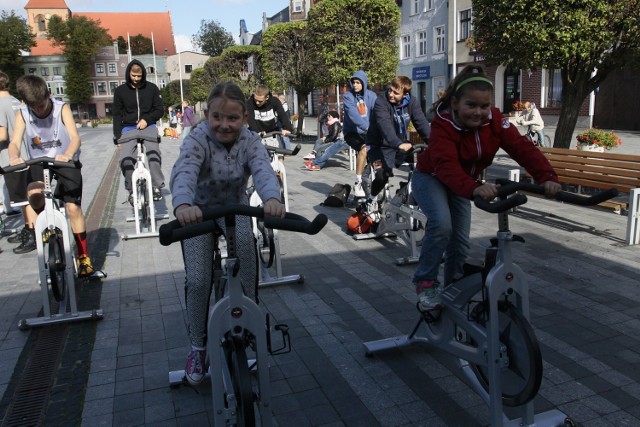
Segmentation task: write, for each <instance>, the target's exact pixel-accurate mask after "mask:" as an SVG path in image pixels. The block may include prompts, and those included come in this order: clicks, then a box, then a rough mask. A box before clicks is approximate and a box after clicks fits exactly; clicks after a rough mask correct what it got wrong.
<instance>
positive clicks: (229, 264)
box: [160, 205, 327, 426]
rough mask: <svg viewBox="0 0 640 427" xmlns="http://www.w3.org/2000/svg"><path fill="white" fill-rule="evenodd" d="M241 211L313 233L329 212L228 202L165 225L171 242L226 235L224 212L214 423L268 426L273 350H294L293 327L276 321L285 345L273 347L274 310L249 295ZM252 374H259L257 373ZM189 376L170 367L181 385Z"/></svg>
mask: <svg viewBox="0 0 640 427" xmlns="http://www.w3.org/2000/svg"><path fill="white" fill-rule="evenodd" d="M237 215H244V216H251V217H254V218H262V219H263V220H264V223H265V226H267V227H269V228H272V229H280V230H289V231H295V232H302V233H307V234H310V235H313V234H316V233H318V232H319V231H320V230H321V229H322V228H323V227H324V226H325V224H326V223H327V217H326V216H325V215H322V214H320V215H318V216H317V217H316V218H315V219H314V220H313V222H309V221H308V220H306V219H305V218H303V217H301V216H299V215H296V214H293V213H287V214H286V216H285V218H274V217H265V216H264V211H263V210H262V208H257V207H251V206H245V205H226V206H222V207H219V208H213V209H207V210H205V211H204V212H203V222H201V223H199V224H195V225H190V226H185V227H181V226H180V224H179V223H178V221H177V220H174V221H171V222H169V223H167V224H164V225H162V226H161V227H160V243H161V244H162V245H165V246H166V245H169V244H171V243H173V242H177V241H180V240H183V239H187V238H190V237H195V236H197V235H201V234H205V233H210V232H212V231H213V232H214V233H216V234H215V235H216V236H217V237H220V233H217V232H216V230H217V229H218V226H217V223H216V222H215V219H216V218H223V217H224V221H225V228H226V229H225V232H224V236H225V241H226V251H224V250H222V249H221V248H220V247H219V245H218V243H219V242H220V240H221V239H219V238H217V239H216V245H215V251H214V263H213V264H214V265H213V268H214V274H213V280H214V286H213V289H214V292H213V293H214V297H215V304H214V306H213V308H212V309H211V310H210V311H209V321H208V324H207V325H208V326H207V331H208V339H207V357H208V358H209V366H210V368H209V372H208V375H207V376H208V378H210V380H211V390H212V395H213V397H212V399H213V416H214V425H217V426H235V425H237V426H244V425H255V422H256V419H257V418H258V417H259V419H260V422H261V425H262V426H270V425H271V418H272V414H271V390H270V380H269V365H268V354H271V355H277V354H283V353H287V352H289V351H291V341H290V337H289V334H288V330H287V326H286V325H275V326H274V330H275V331H279V332H280V333H281V337H282V343H283V344H282V346H280V347H279V348H277V349H274V348H272V340H271V325H270V319H269V315H268V314H267V315H266V316H265V315H264V314H263V312H262V311H261V309H260V307H259V306H258V305H257V304H256V303H255V302H254V300H253V299H251V298H249V297H247V296H246V295H244V294H243V291H242V285H241V283H240V279H239V276H238V271H239V269H240V263H239V260H238V259H237V248H236V242H235V237H234V236H235V226H236V225H235V220H236V216H237ZM265 319H266V320H265ZM265 325H266V326H265ZM247 351H250V352H253V353H255V359H251V360H250V359H248V356H247ZM211 367H215V368H217V369H212V368H211ZM252 373H254V374H255V375H253V377H252ZM184 375H185V374H184V371H183V370H182V371H172V372H170V373H169V384H170V385H171V386H178V385H180V384H183V383H185V381H186V378H185V376H184ZM256 408H257V412H258V414H256V411H255V409H256Z"/></svg>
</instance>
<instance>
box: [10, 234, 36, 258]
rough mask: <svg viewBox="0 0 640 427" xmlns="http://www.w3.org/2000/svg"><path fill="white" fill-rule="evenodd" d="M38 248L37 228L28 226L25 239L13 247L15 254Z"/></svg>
mask: <svg viewBox="0 0 640 427" xmlns="http://www.w3.org/2000/svg"><path fill="white" fill-rule="evenodd" d="M35 250H36V232H35V230H33V229H31V228H28V229H27V233H26V236H25V239H24V240H23V241H22V243H20V245H19V246H17V247H15V248H13V253H14V254H18V255H19V254H26V253H29V252H31V251H35Z"/></svg>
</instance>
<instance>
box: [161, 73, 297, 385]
mask: <svg viewBox="0 0 640 427" xmlns="http://www.w3.org/2000/svg"><path fill="white" fill-rule="evenodd" d="M205 116H206V118H207V120H206V121H202V122H200V124H198V125H197V126H196V127H195V128H194V129H193V130H192V131H191V132H190V133H189V136H187V138H186V139H185V140H184V142H183V143H182V146H181V147H180V154H179V155H178V159H177V160H176V162H175V164H174V165H173V169H172V171H171V180H170V183H169V185H170V187H171V194H172V196H173V205H174V206H175V209H174V214H175V216H176V219H177V220H178V221H179V222H180V225H183V226H184V225H190V224H196V223H200V222H202V210H203V209H205V208H209V207H216V206H221V205H225V204H229V203H240V204H245V205H248V204H249V197H248V196H247V181H248V179H249V176H252V177H253V182H254V183H255V184H256V191H257V192H258V195H259V196H260V198H261V199H262V200H265V203H264V214H265V216H276V217H282V216H284V214H285V208H284V205H283V204H282V202H281V200H280V185H279V183H278V180H277V178H276V175H275V172H274V171H273V169H272V168H271V165H270V164H271V160H270V157H269V153H268V152H267V150H266V148H265V147H264V145H263V144H262V140H261V139H260V137H259V136H258V135H257V134H256V133H254V132H251V131H250V130H249V129H247V128H246V126H244V125H245V124H246V121H247V110H246V106H245V98H244V95H243V94H242V91H241V90H240V88H239V87H238V85H236V84H235V83H231V82H227V83H220V84H218V85H217V86H216V87H214V88H213V90H212V91H211V93H210V94H209V97H208V99H207V110H206V111H205ZM229 156H232V157H233V158H234V159H235V160H234V161H233V162H229V161H228V158H229ZM219 164H224V165H227V167H225V168H224V173H221V172H222V171H221V170H220V169H214V168H212V167H211V165H219ZM217 222H218V225H219V226H220V227H221V228H222V230H224V229H225V228H224V218H221V219H219V220H217ZM236 224H237V227H236V236H235V238H236V240H237V241H238V254H239V258H240V263H241V265H242V268H241V269H240V272H239V276H240V279H241V282H242V287H243V289H244V292H245V295H247V297H249V298H252V299H255V298H257V293H256V291H257V286H258V266H257V252H256V250H257V248H256V245H255V240H254V236H253V227H252V223H251V218H250V217H248V216H238V217H237V218H236ZM214 239H215V237H214V233H213V232H211V233H208V234H204V235H201V236H196V237H192V238H188V239H185V240H184V241H183V242H182V252H183V259H184V267H185V272H186V280H185V300H186V311H187V322H188V327H187V333H188V335H189V340H190V342H191V349H190V351H189V354H188V356H187V364H186V368H185V375H186V378H187V381H188V382H189V383H190V384H192V385H197V384H199V383H200V382H202V380H203V378H204V374H205V372H206V371H207V367H206V366H205V365H206V360H207V357H206V340H207V314H208V307H209V298H210V296H211V290H212V282H213V281H212V277H211V272H212V271H211V266H212V262H213V260H212V256H213V252H214V251H213V245H214Z"/></svg>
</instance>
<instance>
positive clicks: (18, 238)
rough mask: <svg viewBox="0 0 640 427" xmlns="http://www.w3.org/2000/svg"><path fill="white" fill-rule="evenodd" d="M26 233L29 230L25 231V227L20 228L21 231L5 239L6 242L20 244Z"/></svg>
mask: <svg viewBox="0 0 640 427" xmlns="http://www.w3.org/2000/svg"><path fill="white" fill-rule="evenodd" d="M28 232H29V230H28V229H27V227H22V229H21V230H20V231H18V232H17V233H16V234H14V235H13V236H11V237H9V238H8V239H7V242H9V243H22V241H23V240H24V239H25V238H26V237H27V233H28Z"/></svg>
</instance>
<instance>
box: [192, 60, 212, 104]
mask: <svg viewBox="0 0 640 427" xmlns="http://www.w3.org/2000/svg"><path fill="white" fill-rule="evenodd" d="M189 80H191V102H193V103H196V102H205V101H206V100H207V97H208V96H209V91H210V90H211V86H210V85H209V84H208V81H209V79H207V75H206V73H205V71H204V68H196V69H195V70H193V71H192V72H191V78H190V79H189Z"/></svg>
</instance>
